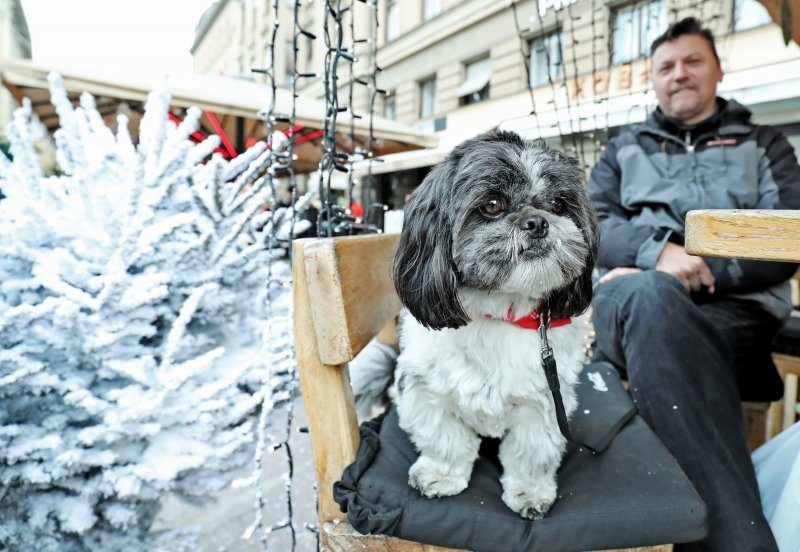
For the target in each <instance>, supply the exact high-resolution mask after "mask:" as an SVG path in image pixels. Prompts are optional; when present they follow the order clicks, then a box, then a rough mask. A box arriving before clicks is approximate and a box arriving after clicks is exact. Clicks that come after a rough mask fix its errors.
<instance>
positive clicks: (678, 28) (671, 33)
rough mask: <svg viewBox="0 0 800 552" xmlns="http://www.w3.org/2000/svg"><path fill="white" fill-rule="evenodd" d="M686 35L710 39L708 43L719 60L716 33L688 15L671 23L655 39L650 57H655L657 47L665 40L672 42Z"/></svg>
mask: <svg viewBox="0 0 800 552" xmlns="http://www.w3.org/2000/svg"><path fill="white" fill-rule="evenodd" d="M684 35H696V36H702V37H703V38H705V39H706V40H707V41H708V45H709V46H711V52H713V54H714V57H715V58H717V61H719V56H718V55H717V47H716V45H715V44H714V34H713V33H712V32H711V31H709V30H708V29H705V28H703V25H701V24H700V22H699V21H698V20H697V19H695V18H694V17H687V18H685V19H681V20H680V21H678V22H677V23H673V24H672V25H670V26H669V27H668V28H667V30H666V31H664V34H662V35H661V36H659V37H658V38H656V39H655V40H654V41H653V44H652V45H651V46H650V57H653V54H654V53H655V51H656V49H657V48H658V47H659V46H661V45H662V44H664V43H665V42H670V41H672V40H675V39H676V38H678V37H680V36H684Z"/></svg>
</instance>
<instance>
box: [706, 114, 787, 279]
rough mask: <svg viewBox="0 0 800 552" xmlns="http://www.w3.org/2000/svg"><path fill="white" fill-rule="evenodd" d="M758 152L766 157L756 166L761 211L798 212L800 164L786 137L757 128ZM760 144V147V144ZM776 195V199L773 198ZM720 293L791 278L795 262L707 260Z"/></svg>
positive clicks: (771, 130) (769, 128) (772, 131)
mask: <svg viewBox="0 0 800 552" xmlns="http://www.w3.org/2000/svg"><path fill="white" fill-rule="evenodd" d="M758 132H759V136H758V142H759V149H761V148H764V150H765V152H766V155H765V156H764V158H762V160H761V163H760V166H759V182H758V186H759V202H758V205H757V206H756V207H757V208H762V209H800V165H798V163H797V157H796V156H795V153H794V149H793V148H792V145H791V144H790V143H789V141H788V140H787V139H786V137H785V136H784V135H783V134H782V133H781V132H779V131H778V130H776V129H774V128H772V127H761V128H759V129H758ZM762 144H763V145H762ZM776 195H777V197H775V196H776ZM706 262H707V263H708V264H709V268H710V269H711V272H712V273H713V274H714V278H715V279H716V287H717V289H720V290H730V291H733V290H736V291H740V290H741V291H760V290H763V289H766V288H768V287H771V286H774V285H776V284H780V283H781V282H784V281H786V280H788V279H789V278H791V277H792V275H793V274H794V273H795V271H796V270H797V266H798V265H797V264H796V263H778V262H767V261H748V260H736V259H706Z"/></svg>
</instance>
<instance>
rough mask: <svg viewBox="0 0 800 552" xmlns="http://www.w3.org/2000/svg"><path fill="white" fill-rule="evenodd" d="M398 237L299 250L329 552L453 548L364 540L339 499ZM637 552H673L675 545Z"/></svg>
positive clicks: (303, 338) (297, 314) (307, 386)
mask: <svg viewBox="0 0 800 552" xmlns="http://www.w3.org/2000/svg"><path fill="white" fill-rule="evenodd" d="M396 239H397V238H396V236H390V235H371V236H353V237H346V238H324V239H302V240H297V241H295V242H294V245H293V262H294V319H295V343H296V348H297V354H298V363H299V369H300V382H301V386H302V391H303V398H304V401H305V406H306V410H307V413H308V423H309V429H310V434H311V444H312V449H313V452H314V461H315V469H316V478H317V486H318V490H319V507H318V511H319V528H320V546H321V548H322V550H334V551H349V550H379V551H387V552H388V551H392V552H422V551H425V552H446V550H448V549H445V548H441V547H436V546H430V545H425V544H420V543H414V542H409V541H403V540H400V539H396V538H392V537H387V536H380V535H360V534H358V533H357V532H356V531H355V530H354V529H353V528H352V527H351V526H350V525H349V524H348V523H347V522H346V520H345V517H344V515H343V514H342V513H341V512H340V510H339V507H338V505H337V504H336V503H335V502H334V500H333V497H332V486H333V484H334V482H336V481H337V480H338V479H339V478H340V476H341V474H342V471H343V470H344V468H345V467H346V466H347V465H349V464H350V463H351V462H352V461H353V459H354V458H355V456H356V452H357V449H358V444H359V432H358V425H357V419H356V411H355V405H354V402H353V395H352V390H351V387H350V381H349V376H348V370H347V363H348V362H349V361H350V360H352V359H353V358H354V357H355V356H356V355H357V354H358V353H359V352H360V351H361V350H362V349H363V347H364V346H365V345H366V344H367V343H368V342H369V340H370V339H372V337H374V336H375V335H377V334H378V333H379V332H380V331H381V329H382V328H384V327H385V326H386V325H387V324H390V323H391V321H392V320H393V319H394V317H395V316H396V314H397V313H398V312H399V310H400V303H399V301H398V299H397V297H396V296H395V292H394V287H393V285H392V282H391V278H390V273H389V267H390V266H391V258H392V253H393V248H394V244H395V241H396ZM628 550H632V549H628ZM636 550H639V551H642V552H644V551H652V552H668V551H669V550H672V545H663V546H656V547H646V548H637V549H636Z"/></svg>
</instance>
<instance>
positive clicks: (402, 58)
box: [194, 0, 800, 206]
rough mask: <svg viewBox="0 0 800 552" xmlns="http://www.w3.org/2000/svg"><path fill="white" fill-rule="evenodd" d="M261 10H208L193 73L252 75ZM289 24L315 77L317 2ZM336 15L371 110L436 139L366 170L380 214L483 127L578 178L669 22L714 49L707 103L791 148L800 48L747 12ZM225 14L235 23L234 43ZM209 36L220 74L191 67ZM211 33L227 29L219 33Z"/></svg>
mask: <svg viewBox="0 0 800 552" xmlns="http://www.w3.org/2000/svg"><path fill="white" fill-rule="evenodd" d="M266 4H267V2H266V1H264V0H257V1H253V0H221V1H220V2H218V4H216V5H215V6H214V7H213V8H212V10H213V9H219V10H220V12H221V14H224V12H225V11H226V10H227V11H230V12H231V19H230V20H229V21H231V23H230V24H224V23H222V22H221V21H223V20H225V21H228V20H227V19H223V18H222V16H220V17H219V20H220V23H216V24H213V22H212V24H210V25H209V29H208V30H207V31H206V32H205V34H202V33H199V34H198V40H197V41H196V44H195V49H194V53H195V67H196V68H197V69H198V70H199V71H204V72H205V71H208V69H206V68H208V67H213V69H212V70H214V71H216V70H222V71H232V72H236V71H240V72H244V71H245V70H249V68H248V67H247V64H248V63H250V64H259V63H261V64H263V63H264V61H263V60H264V56H265V53H266V52H268V49H267V45H268V44H269V42H270V41H269V36H270V33H269V29H270V28H271V13H267V12H266V11H265V9H264V8H265V5H266ZM334 4H335V3H334ZM341 4H345V3H344V2H342V3H341ZM231 6H235V8H232V7H231ZM294 9H295V8H294V1H293V0H281V1H280V2H279V13H280V16H279V17H280V19H281V21H280V25H279V28H278V33H277V35H276V40H275V54H276V55H275V64H274V65H275V67H274V72H275V74H276V76H278V77H276V78H279V81H280V80H283V83H284V84H286V83H289V82H291V80H290V79H291V76H292V74H293V72H292V63H293V61H294V58H293V57H292V44H293V43H292V40H293V34H292V29H293V27H292V16H293V10H294ZM298 13H299V14H300V19H299V20H300V21H301V22H302V24H303V27H304V28H305V29H307V30H309V31H310V32H312V33H313V34H315V35H316V36H317V37H318V39H317V40H316V41H313V42H311V41H307V40H306V39H305V37H300V38H301V39H302V40H301V41H300V42H299V43H298V49H299V51H298V54H297V58H296V59H297V66H298V71H302V72H308V71H310V70H313V71H316V72H317V74H319V73H321V72H322V67H323V60H324V55H325V51H326V50H325V45H324V41H323V40H322V39H321V38H322V37H323V36H324V28H323V18H324V14H325V3H324V2H322V1H321V0H315V1H313V2H311V1H306V2H303V3H302V5H301V6H300V7H299V9H298ZM350 13H352V17H351V16H350V15H349V14H348V16H347V17H346V18H345V19H344V20H343V25H342V27H344V32H343V36H344V40H343V44H344V45H345V46H346V47H347V46H348V45H352V46H351V47H352V50H353V51H354V52H355V54H356V57H357V59H358V61H357V62H356V63H355V64H353V71H354V75H355V77H356V78H361V79H362V80H363V79H364V78H365V77H366V76H367V75H368V74H369V72H370V68H371V65H370V63H368V61H370V55H369V45H370V43H368V42H367V43H365V42H357V43H353V42H352V36H351V35H353V34H354V35H356V38H364V37H365V36H374V37H375V38H376V41H377V42H376V43H377V52H376V55H377V60H376V61H377V65H378V66H379V67H380V68H381V71H380V73H379V76H378V87H379V88H381V89H383V90H385V91H386V92H387V94H386V95H383V94H382V95H380V96H379V100H378V101H376V102H375V103H374V105H373V109H374V112H375V113H376V114H377V115H380V116H384V117H387V118H390V119H395V120H397V121H399V122H402V123H406V124H409V125H414V126H416V127H418V128H420V129H426V130H431V131H435V132H436V133H437V134H438V135H439V137H440V147H439V148H438V150H437V152H434V154H433V155H432V154H431V152H421V153H418V154H416V155H410V154H397V156H396V157H397V158H396V159H386V160H385V162H384V163H382V164H381V165H380V166H378V167H373V169H372V170H371V172H372V173H373V174H377V175H381V176H380V177H379V178H380V179H381V185H380V189H381V193H380V199H381V200H383V201H384V202H386V203H389V204H390V205H392V206H397V205H396V204H397V203H400V202H402V197H404V195H405V193H407V191H408V190H409V189H410V188H413V186H415V185H416V184H417V183H418V182H419V181H420V180H421V178H422V177H423V176H424V174H425V172H426V171H427V168H428V167H429V166H430V165H431V164H432V163H435V162H436V160H437V159H438V158H441V156H443V155H444V154H445V153H446V152H447V151H448V150H449V149H450V148H452V146H453V145H455V144H456V143H458V142H460V141H462V140H463V139H465V138H468V137H470V136H473V135H475V134H478V133H480V132H483V131H485V130H489V129H492V128H498V127H499V128H504V129H508V130H514V131H516V132H519V133H520V134H522V135H524V136H526V137H529V138H544V139H546V140H548V141H550V142H552V143H554V144H556V145H560V146H561V147H562V148H563V149H565V150H566V151H568V152H569V153H572V154H575V155H577V156H578V157H579V158H580V159H581V160H582V161H583V163H584V165H585V166H586V167H587V168H589V167H591V165H592V164H593V163H594V162H595V160H596V158H597V156H598V155H599V153H600V152H601V151H602V147H603V145H604V143H605V142H606V141H607V139H608V138H609V137H610V136H613V135H614V134H616V133H618V132H620V131H621V130H622V129H624V128H626V127H627V126H628V125H630V124H633V123H637V122H640V121H641V120H643V119H644V117H645V116H646V114H647V112H648V111H649V110H651V109H652V108H653V107H654V106H655V97H654V95H653V94H652V92H651V87H650V82H649V57H648V56H649V46H650V43H651V42H652V40H653V39H654V38H655V37H656V36H658V35H659V34H661V32H663V30H664V29H665V28H666V27H667V25H668V24H669V23H670V22H673V21H676V20H678V19H680V18H682V17H685V16H688V15H693V16H695V17H698V18H699V19H701V20H702V21H704V22H705V24H706V26H708V27H709V28H710V29H711V30H712V31H713V32H714V34H715V35H716V37H717V42H718V44H717V46H718V51H719V54H720V57H721V59H722V63H723V69H724V70H725V72H726V76H725V79H724V80H723V83H722V86H721V88H720V93H721V94H722V95H723V96H726V97H735V98H737V99H738V100H739V101H741V102H742V103H744V104H746V105H748V106H749V107H750V108H751V109H752V110H753V112H754V114H755V118H756V120H757V121H759V122H762V123H768V124H773V125H776V126H779V127H780V128H781V129H782V130H783V131H784V132H785V133H786V134H787V135H788V136H789V138H790V140H791V141H792V142H793V144H794V145H795V147H796V148H798V147H800V48H798V46H797V45H796V44H794V43H790V44H789V45H786V44H784V43H783V40H782V38H781V36H782V35H781V32H780V29H779V28H778V26H777V25H775V24H774V23H772V21H771V19H770V17H769V15H768V14H767V12H766V10H765V9H764V8H763V7H762V6H761V4H759V3H758V2H757V1H756V0H700V1H696V0H693V1H689V0H635V1H630V0H623V1H619V0H517V1H516V2H513V3H509V2H501V1H498V0H408V1H403V2H400V1H399V0H378V2H377V5H373V4H372V3H370V2H366V3H362V2H353V3H352V9H351V10H350ZM237 14H238V15H237ZM234 15H235V16H236V17H238V18H239V19H238V21H240V22H241V21H243V22H244V23H243V24H240V28H239V30H238V34H237V31H236V27H235V24H234V23H233V21H234ZM209 21H210V20H209ZM376 22H377V25H376ZM215 25H216V26H217V27H218V28H219V33H222V34H219V33H218V35H219V36H223V35H224V36H226V37H228V38H229V40H230V41H231V42H236V44H239V50H238V53H237V54H236V55H234V54H224V55H229V56H230V58H226V59H234V58H235V59H237V60H238V61H237V62H238V65H234V66H231V67H232V68H231V69H223V67H222V65H213V64H211V63H210V62H208V61H205V60H206V59H207V58H210V54H207V52H213V53H214V54H215V55H216V56H217V59H222V57H223V53H222V52H221V50H223V49H224V48H223V46H222V44H223V40H222V39H220V40H219V42H218V43H217V45H215V46H213V47H212V46H211V37H213V36H217V35H215V34H214V33H215V30H214V27H215ZM223 25H228V26H227V27H225V29H226V31H225V32H224V33H223V32H222V28H223ZM350 29H353V32H352V33H350ZM328 32H329V36H330V32H331V29H330V26H329V28H328ZM231 37H233V38H231ZM207 46H208V47H207ZM259 56H261V57H259ZM346 71H349V66H348V67H347V69H346ZM253 78H255V77H253ZM338 82H339V97H340V105H341V98H342V97H343V96H344V95H346V94H347V95H348V97H350V96H352V98H353V102H352V103H353V105H352V109H353V110H354V112H356V113H365V112H367V111H368V106H369V96H370V94H369V90H368V89H365V88H364V87H354V88H353V92H348V91H347V88H348V87H349V86H350V82H351V77H350V74H349V72H344V73H342V74H340V78H339V80H338ZM279 84H280V82H279ZM298 90H299V93H300V94H307V95H312V96H316V97H321V96H322V95H323V88H322V86H321V85H320V82H319V79H301V80H298ZM390 157H391V156H390Z"/></svg>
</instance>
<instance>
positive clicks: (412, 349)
mask: <svg viewBox="0 0 800 552" xmlns="http://www.w3.org/2000/svg"><path fill="white" fill-rule="evenodd" d="M583 178H584V174H583V171H582V170H581V167H580V166H579V164H578V162H577V161H576V160H574V159H572V158H569V157H567V156H565V155H564V154H562V153H560V152H558V151H557V150H555V149H552V148H550V147H548V146H546V145H544V144H543V143H532V142H526V141H524V140H523V139H522V138H520V137H519V136H518V135H516V134H514V133H509V132H497V133H491V134H487V135H483V136H480V137H477V138H473V139H470V140H467V141H466V142H464V143H462V144H461V145H459V146H458V147H456V148H455V149H454V150H453V152H452V153H451V154H450V155H449V156H448V157H447V158H446V159H445V160H444V161H443V162H442V163H441V164H439V165H438V166H436V167H435V168H434V169H433V170H432V171H431V172H430V174H429V175H428V176H427V177H426V178H425V180H424V181H423V183H422V184H421V185H420V186H419V187H418V188H417V189H416V190H415V191H414V193H413V194H412V196H411V198H410V200H409V202H408V203H407V205H406V207H405V217H404V225H403V230H402V234H401V236H400V241H399V243H398V247H397V251H396V255H395V262H394V267H393V278H394V283H395V287H396V289H397V292H398V294H399V296H400V300H401V302H402V303H403V305H404V306H405V307H406V311H404V315H403V318H402V321H401V325H400V356H399V357H398V359H397V368H396V372H395V383H394V386H393V389H392V390H391V393H390V395H391V396H392V399H393V401H394V402H395V404H396V406H397V409H398V415H399V419H400V426H401V427H402V428H403V430H405V431H406V432H407V433H408V435H409V436H410V438H411V441H412V443H413V444H414V445H415V447H416V448H417V450H418V451H419V452H420V456H419V458H418V459H417V461H416V462H415V463H414V464H413V465H412V466H411V468H410V470H409V474H408V475H409V483H410V484H411V485H412V486H413V487H415V488H417V489H418V490H419V491H420V492H421V493H422V494H423V495H425V496H428V497H436V496H449V495H455V494H458V493H460V492H461V491H463V490H464V489H465V488H466V487H467V483H468V482H469V479H470V475H471V472H472V466H473V463H474V461H475V459H476V458H477V455H478V449H479V446H480V442H481V437H494V438H500V439H501V443H500V449H499V459H500V462H501V464H502V467H503V476H502V479H501V484H502V487H503V500H504V501H505V503H506V504H507V505H508V506H509V507H510V508H511V509H512V510H514V511H515V512H517V513H519V514H520V515H521V516H523V517H526V518H532V519H537V518H540V517H542V516H543V515H544V514H545V513H546V512H547V510H548V509H549V507H550V505H551V504H552V503H553V501H554V500H555V498H556V470H557V469H558V467H559V465H560V462H561V457H562V455H563V452H564V449H565V445H566V441H565V438H564V437H563V436H562V434H561V433H560V432H559V428H558V425H557V423H556V416H555V411H554V402H553V397H552V396H551V394H550V390H549V388H548V383H547V380H546V378H545V374H544V372H543V370H542V354H541V341H540V335H539V332H537V331H531V329H532V328H535V327H537V325H538V322H539V319H540V318H541V317H542V315H546V314H549V317H550V319H551V320H552V321H553V323H552V327H551V329H550V331H549V332H548V337H549V342H550V345H551V347H552V349H553V351H554V355H555V359H556V361H557V365H558V378H559V381H560V386H561V393H562V396H563V402H564V406H565V410H566V412H567V414H571V413H572V411H573V410H574V409H575V406H576V399H575V392H574V386H575V384H576V382H577V379H578V374H579V372H580V371H581V368H582V340H581V336H580V335H579V334H580V330H579V329H578V327H577V325H575V324H572V325H570V324H569V317H571V316H575V315H577V314H580V313H581V312H583V311H584V310H585V309H586V308H587V307H588V305H589V302H590V300H591V293H592V285H591V272H592V268H593V264H594V258H595V255H596V245H597V227H596V221H595V215H594V212H593V210H592V207H591V204H590V201H589V199H588V196H587V194H586V192H585V188H584V183H583ZM556 326H560V327H556Z"/></svg>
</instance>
